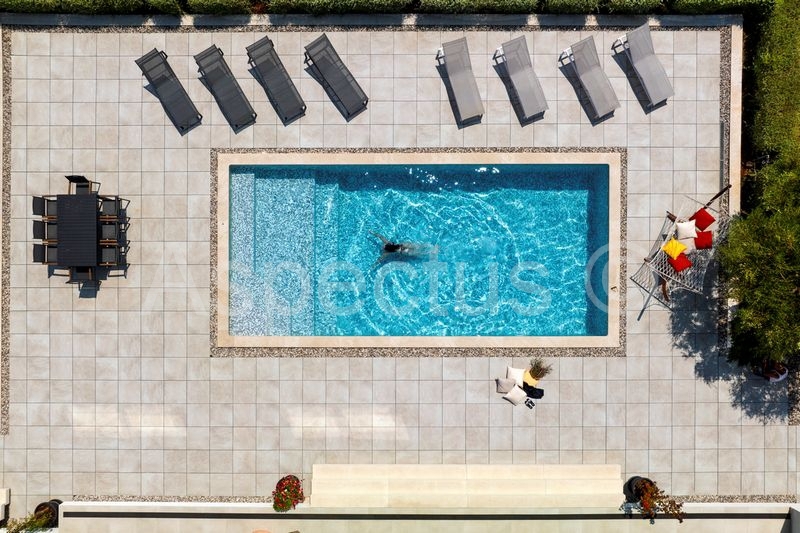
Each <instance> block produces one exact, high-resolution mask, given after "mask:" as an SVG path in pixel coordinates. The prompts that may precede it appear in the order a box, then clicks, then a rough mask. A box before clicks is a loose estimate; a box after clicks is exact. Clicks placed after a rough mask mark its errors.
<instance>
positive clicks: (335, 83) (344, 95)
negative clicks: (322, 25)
mask: <svg viewBox="0 0 800 533" xmlns="http://www.w3.org/2000/svg"><path fill="white" fill-rule="evenodd" d="M304 61H305V63H306V65H309V66H310V67H312V68H313V69H314V70H315V71H316V73H317V75H319V77H320V79H321V82H322V86H323V87H324V88H325V92H327V93H328V96H329V97H330V99H331V100H333V101H334V103H336V102H338V103H339V107H340V109H339V111H340V112H341V113H342V116H344V118H345V119H347V120H349V119H350V118H352V117H353V116H355V115H356V114H358V113H360V112H361V111H363V110H364V109H366V108H367V102H369V98H367V95H366V93H365V92H364V90H363V89H362V88H361V86H360V85H359V84H358V82H357V81H356V79H355V78H354V77H353V75H352V74H351V73H350V70H349V69H348V68H347V66H346V65H345V64H344V63H342V60H341V58H340V57H339V54H337V53H336V50H335V49H334V48H333V45H332V44H331V42H330V41H329V40H328V36H327V35H325V34H324V33H323V34H322V35H320V36H319V37H317V38H316V39H314V40H313V41H311V43H310V44H308V45H307V46H306V53H305V59H304Z"/></svg>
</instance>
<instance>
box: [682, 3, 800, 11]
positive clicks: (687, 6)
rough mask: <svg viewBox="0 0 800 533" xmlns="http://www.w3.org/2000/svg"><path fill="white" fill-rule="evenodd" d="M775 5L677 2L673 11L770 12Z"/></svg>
mask: <svg viewBox="0 0 800 533" xmlns="http://www.w3.org/2000/svg"><path fill="white" fill-rule="evenodd" d="M791 1H794V0H791ZM773 3H774V0H675V2H674V3H673V4H672V10H673V11H674V12H676V13H689V14H703V13H746V12H751V11H759V12H768V11H769V10H770V9H772V5H773Z"/></svg>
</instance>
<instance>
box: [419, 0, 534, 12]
mask: <svg viewBox="0 0 800 533" xmlns="http://www.w3.org/2000/svg"><path fill="white" fill-rule="evenodd" d="M538 6H539V0H422V1H421V2H420V5H419V7H418V8H417V11H419V12H421V13H533V12H535V11H536V9H537V8H538Z"/></svg>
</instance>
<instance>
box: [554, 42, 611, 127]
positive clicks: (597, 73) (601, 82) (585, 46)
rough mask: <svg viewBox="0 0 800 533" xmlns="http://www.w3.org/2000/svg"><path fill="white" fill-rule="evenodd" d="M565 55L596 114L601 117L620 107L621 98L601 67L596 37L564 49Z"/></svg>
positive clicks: (596, 116)
mask: <svg viewBox="0 0 800 533" xmlns="http://www.w3.org/2000/svg"><path fill="white" fill-rule="evenodd" d="M563 55H564V56H566V57H567V58H568V59H569V60H571V61H572V65H573V67H574V68H575V72H576V73H577V74H578V81H580V83H581V86H582V87H583V89H584V90H585V91H586V95H587V96H588V97H589V102H590V103H591V104H592V108H593V109H594V112H595V116H594V117H592V118H601V117H604V116H606V115H610V114H611V113H613V112H614V110H615V109H617V108H618V107H619V100H617V95H616V94H615V93H614V88H613V87H611V81H609V79H608V76H606V73H605V72H603V69H602V68H601V67H600V58H599V57H598V56H597V47H596V46H595V44H594V37H587V38H586V39H583V40H581V41H578V42H577V43H575V44H573V45H572V46H571V47H570V48H567V49H566V50H564V54H563Z"/></svg>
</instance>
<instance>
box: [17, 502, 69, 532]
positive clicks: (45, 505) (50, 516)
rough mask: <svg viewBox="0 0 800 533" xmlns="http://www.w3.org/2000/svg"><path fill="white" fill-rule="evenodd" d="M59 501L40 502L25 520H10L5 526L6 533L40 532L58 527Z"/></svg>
mask: <svg viewBox="0 0 800 533" xmlns="http://www.w3.org/2000/svg"><path fill="white" fill-rule="evenodd" d="M60 504H61V500H50V501H48V502H42V503H40V504H39V505H37V506H36V509H35V510H34V511H33V512H32V513H31V514H29V515H28V516H26V517H25V518H12V519H10V520H9V521H8V524H7V529H6V532H7V533H23V532H32V531H41V530H43V529H49V528H53V527H58V506H59V505H60Z"/></svg>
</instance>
